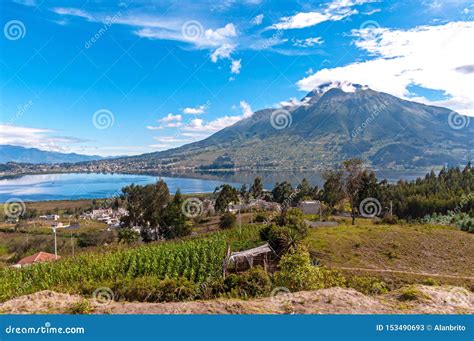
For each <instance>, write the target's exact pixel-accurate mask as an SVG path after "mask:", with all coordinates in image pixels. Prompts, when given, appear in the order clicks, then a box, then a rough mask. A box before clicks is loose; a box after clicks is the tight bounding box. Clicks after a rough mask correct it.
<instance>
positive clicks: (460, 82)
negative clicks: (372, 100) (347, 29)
mask: <svg viewBox="0 0 474 341" xmlns="http://www.w3.org/2000/svg"><path fill="white" fill-rule="evenodd" d="M353 35H354V36H356V37H357V40H356V42H355V44H356V46H357V47H359V48H360V49H362V50H365V51H366V52H368V53H369V54H370V55H371V56H372V57H373V59H371V60H368V61H365V62H356V63H352V64H349V65H346V66H341V67H337V68H332V69H322V70H320V71H318V72H316V73H315V74H313V75H311V76H308V77H306V78H303V79H301V80H300V81H299V82H298V86H299V88H300V89H301V90H305V91H310V90H312V89H313V88H315V87H317V86H318V85H321V84H324V83H328V82H333V81H342V80H345V81H349V82H352V83H359V84H366V85H368V86H370V87H371V88H372V89H374V90H378V91H384V92H388V93H390V94H393V95H395V96H398V97H402V98H409V96H410V92H409V90H408V87H409V86H410V85H413V84H416V85H419V86H421V87H424V88H428V89H434V90H440V91H444V93H445V94H446V96H447V97H450V99H449V100H444V101H435V102H430V103H431V104H435V105H441V106H447V107H449V108H450V109H452V110H456V111H458V112H460V113H463V114H468V115H474V109H473V108H474V94H473V92H472V89H474V73H470V72H467V73H466V72H462V71H463V70H464V71H465V70H470V68H469V65H472V64H473V60H474V49H473V48H472V37H473V36H474V22H452V23H448V24H445V25H440V26H420V27H416V28H413V29H409V30H392V29H386V28H375V29H364V30H356V31H353ZM426 102H429V101H428V100H426Z"/></svg>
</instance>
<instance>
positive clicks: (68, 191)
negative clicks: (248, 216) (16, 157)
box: [0, 173, 239, 202]
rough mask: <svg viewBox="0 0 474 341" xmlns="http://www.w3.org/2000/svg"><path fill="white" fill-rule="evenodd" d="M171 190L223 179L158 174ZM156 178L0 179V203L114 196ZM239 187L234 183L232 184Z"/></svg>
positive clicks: (206, 188)
mask: <svg viewBox="0 0 474 341" xmlns="http://www.w3.org/2000/svg"><path fill="white" fill-rule="evenodd" d="M162 179H163V180H164V181H165V182H166V183H167V184H168V187H169V189H170V192H171V193H174V192H176V190H177V189H178V188H179V189H180V190H181V193H186V194H188V193H203V192H212V191H214V189H215V188H216V187H217V186H220V185H222V184H223V183H224V182H222V181H218V180H203V179H191V178H170V177H162ZM156 181H157V177H155V176H148V175H124V174H94V173H87V174H78V173H72V174H40V175H25V176H22V177H19V178H11V179H3V180H0V202H5V201H7V200H9V199H11V198H19V199H21V200H24V201H42V200H73V199H93V198H107V197H112V196H114V195H117V193H118V192H120V190H121V189H122V187H124V186H127V185H130V184H132V183H134V184H136V185H146V184H150V183H154V182H156ZM232 185H234V186H239V184H238V183H232Z"/></svg>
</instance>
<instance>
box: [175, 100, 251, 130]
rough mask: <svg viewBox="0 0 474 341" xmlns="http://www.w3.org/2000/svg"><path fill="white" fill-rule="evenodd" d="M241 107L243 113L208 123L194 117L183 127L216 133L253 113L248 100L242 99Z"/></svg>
mask: <svg viewBox="0 0 474 341" xmlns="http://www.w3.org/2000/svg"><path fill="white" fill-rule="evenodd" d="M240 107H241V108H242V115H239V116H224V117H219V118H217V119H215V120H212V121H210V122H207V123H206V122H204V120H202V119H200V118H195V119H192V120H191V121H190V122H189V123H188V124H186V125H185V126H183V128H182V129H183V131H185V132H192V133H194V134H196V133H208V135H209V134H212V133H215V132H217V131H219V130H222V129H224V128H225V127H228V126H231V125H233V124H235V123H237V122H238V121H240V120H242V119H244V118H248V117H250V116H252V115H253V111H252V108H251V107H250V105H249V104H248V103H247V102H245V101H240Z"/></svg>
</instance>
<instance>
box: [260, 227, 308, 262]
mask: <svg viewBox="0 0 474 341" xmlns="http://www.w3.org/2000/svg"><path fill="white" fill-rule="evenodd" d="M260 238H261V239H262V240H263V241H266V242H268V244H269V245H270V247H271V248H272V249H273V250H274V251H275V252H276V253H277V254H278V255H283V254H284V253H286V252H288V251H291V250H295V249H296V248H297V246H298V243H299V242H300V241H301V239H302V238H301V237H300V236H299V234H298V233H297V232H296V231H294V230H291V229H289V228H288V227H285V226H276V225H270V226H266V227H264V228H263V229H261V230H260Z"/></svg>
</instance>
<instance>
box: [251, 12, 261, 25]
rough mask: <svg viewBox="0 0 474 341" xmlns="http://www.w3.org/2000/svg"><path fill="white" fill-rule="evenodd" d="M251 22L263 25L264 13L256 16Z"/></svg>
mask: <svg viewBox="0 0 474 341" xmlns="http://www.w3.org/2000/svg"><path fill="white" fill-rule="evenodd" d="M250 22H251V23H252V24H253V25H257V26H258V25H261V24H262V22H263V14H259V15H257V16H255V17H254V18H252V20H250Z"/></svg>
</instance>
